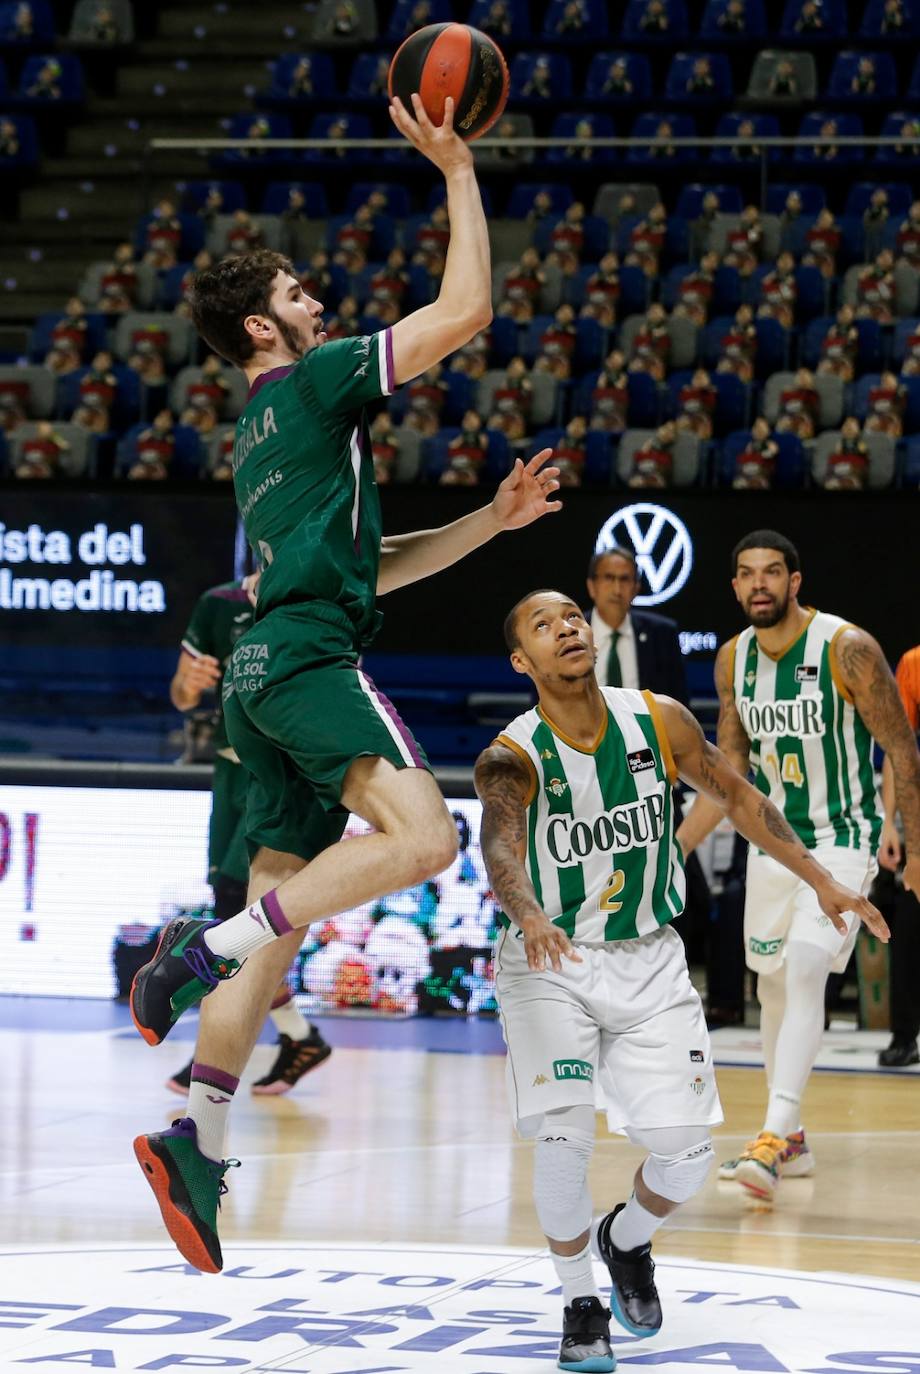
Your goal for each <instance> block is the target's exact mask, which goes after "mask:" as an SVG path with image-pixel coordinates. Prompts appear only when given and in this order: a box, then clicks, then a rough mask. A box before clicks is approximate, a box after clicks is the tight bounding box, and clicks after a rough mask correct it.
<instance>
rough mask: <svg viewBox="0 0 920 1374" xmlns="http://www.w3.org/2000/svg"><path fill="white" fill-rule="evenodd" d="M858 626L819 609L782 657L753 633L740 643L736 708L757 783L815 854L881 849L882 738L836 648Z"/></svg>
mask: <svg viewBox="0 0 920 1374" xmlns="http://www.w3.org/2000/svg"><path fill="white" fill-rule="evenodd" d="M848 628H849V625H848V622H847V621H845V620H841V619H840V618H839V616H836V615H825V614H824V613H823V612H822V611H812V613H811V618H810V620H809V622H808V624H807V625H806V627H805V629H804V630H803V631H802V633H801V634H800V635H799V637H798V639H796V640H795V642H794V643H792V644H790V645H789V647H788V648H787V649H786V650H785V651H784V652H783V653H782V654H780V655H779V656H778V657H773V656H772V655H771V654H768V653H767V652H766V651H765V650H764V649H762V648H761V647H760V645H759V644H758V643H757V636H756V635H755V633H754V630H753V628H751V629H747V630H745V631H744V632H743V633H742V634H740V635H739V636H738V638H737V640H736V641H735V648H734V666H733V682H734V690H735V702H736V705H737V707H738V714H739V715H740V717H741V723H742V725H743V726H744V729H745V732H746V734H747V736H748V739H749V740H750V741H751V766H752V768H753V770H754V782H755V784H756V786H757V787H758V788H759V789H760V791H761V792H763V793H765V794H766V796H768V797H769V798H770V800H771V801H772V802H773V804H774V805H775V806H776V807H777V808H778V809H779V810H780V811H782V813H783V815H784V816H785V817H786V820H787V821H788V822H789V824H790V825H791V826H792V828H793V830H794V831H795V832H796V834H797V835H798V836H799V838H800V839H801V841H802V843H803V844H804V845H805V846H806V847H807V848H809V849H814V848H815V847H816V846H817V845H826V844H829V845H835V846H836V847H838V848H842V849H862V848H870V849H873V850H874V849H875V848H876V847H877V845H878V838H879V832H880V830H881V824H882V822H881V815H880V811H879V804H878V796H877V793H876V787H875V771H874V769H873V766H872V737H871V736H870V734H869V731H868V730H867V729H866V727H865V725H864V724H863V722H862V720H861V719H860V717H859V714H858V712H857V711H856V709H855V707H854V705H853V701H852V698H851V696H850V694H849V693H848V692H847V690H846V688H845V687H844V686H843V683H842V680H841V678H840V675H839V672H838V670H837V661H836V656H835V648H834V644H835V641H836V639H837V636H838V635H839V634H840V632H841V631H842V630H845V629H848Z"/></svg>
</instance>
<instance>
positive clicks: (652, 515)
mask: <svg viewBox="0 0 920 1374" xmlns="http://www.w3.org/2000/svg"><path fill="white" fill-rule="evenodd" d="M617 545H618V546H619V547H620V548H631V549H632V550H633V552H634V553H635V555H636V564H637V565H638V568H639V572H640V573H641V574H642V576H643V577H644V578H645V582H646V585H647V586H648V589H649V590H648V591H647V592H641V593H640V594H639V595H638V596H637V597H636V599H635V605H637V606H657V605H659V604H660V603H661V602H662V601H670V599H671V597H672V596H676V595H677V593H678V592H679V591H680V589H681V587H682V586H683V585H684V583H685V582H686V581H687V578H688V577H689V576H690V572H691V569H692V568H693V541H692V540H691V538H690V531H689V530H688V529H687V526H686V525H685V524H684V522H683V520H681V519H680V517H679V516H677V515H675V514H674V512H673V511H672V510H668V508H667V507H666V506H656V505H653V504H652V503H651V502H650V501H638V502H636V504H635V505H633V506H623V507H622V508H621V509H620V510H618V511H614V513H613V515H611V517H610V519H609V520H607V521H605V523H604V524H603V525H602V526H601V529H600V532H599V534H598V536H597V540H596V541H595V545H594V552H595V553H604V552H606V550H607V549H612V548H614V547H615V546H617Z"/></svg>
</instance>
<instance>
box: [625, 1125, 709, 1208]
mask: <svg viewBox="0 0 920 1374" xmlns="http://www.w3.org/2000/svg"><path fill="white" fill-rule="evenodd" d="M712 1161H713V1152H712V1141H711V1140H710V1139H709V1138H708V1137H707V1138H706V1139H705V1140H702V1141H698V1142H697V1144H695V1145H691V1146H689V1147H688V1148H687V1149H686V1150H681V1151H680V1153H679V1154H673V1155H663V1154H650V1155H649V1156H648V1158H647V1159H646V1161H645V1163H644V1164H643V1166H642V1178H643V1180H644V1181H645V1185H646V1187H648V1188H650V1189H651V1190H652V1192H653V1193H657V1194H658V1196H659V1197H664V1198H667V1199H668V1201H669V1202H687V1201H689V1199H690V1198H692V1197H693V1195H694V1194H695V1193H698V1192H699V1191H700V1189H701V1188H702V1186H703V1184H704V1183H705V1182H706V1175H707V1174H708V1173H709V1170H710V1168H711V1166H712Z"/></svg>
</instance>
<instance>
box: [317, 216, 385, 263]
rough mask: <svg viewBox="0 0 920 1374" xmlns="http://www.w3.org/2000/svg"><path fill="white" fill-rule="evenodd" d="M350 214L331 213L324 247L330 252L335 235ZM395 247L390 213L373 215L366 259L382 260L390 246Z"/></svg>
mask: <svg viewBox="0 0 920 1374" xmlns="http://www.w3.org/2000/svg"><path fill="white" fill-rule="evenodd" d="M351 219H352V216H351V215H333V216H332V218H331V219H330V220H329V222H328V224H327V228H326V234H327V242H326V247H327V248H328V250H329V252H330V253H334V252H335V249H336V235H337V233H338V231H339V230H340V229H341V228H342V226H343V225H345V224H348V222H349V221H350V220H351ZM395 247H396V222H395V220H394V219H393V218H392V217H391V216H390V215H375V216H374V228H373V232H372V234H371V241H370V246H369V248H368V261H369V262H373V263H377V262H383V260H384V258H385V257H386V256H387V254H388V253H389V252H390V250H391V249H392V248H395Z"/></svg>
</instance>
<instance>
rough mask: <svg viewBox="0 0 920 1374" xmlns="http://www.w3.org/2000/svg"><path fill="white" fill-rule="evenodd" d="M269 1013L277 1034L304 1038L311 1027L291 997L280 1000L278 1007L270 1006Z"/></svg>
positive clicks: (298, 1038)
mask: <svg viewBox="0 0 920 1374" xmlns="http://www.w3.org/2000/svg"><path fill="white" fill-rule="evenodd" d="M269 1015H270V1016H271V1018H272V1025H273V1026H274V1028H275V1030H276V1031H277V1032H278V1034H279V1035H289V1036H290V1037H291V1039H292V1040H306V1038H307V1036H308V1035H309V1034H310V1032H311V1030H312V1029H313V1027H312V1026H311V1025H310V1022H309V1021H308V1020H307V1018H306V1017H305V1016H304V1015H303V1013H302V1012H301V1011H300V1010H299V1009H298V1006H297V1003H296V1002H295V1001H294V999H293V997H291V998H289V999H288V1001H287V1002H282V1004H281V1006H280V1007H272V1009H271V1012H270V1013H269Z"/></svg>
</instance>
